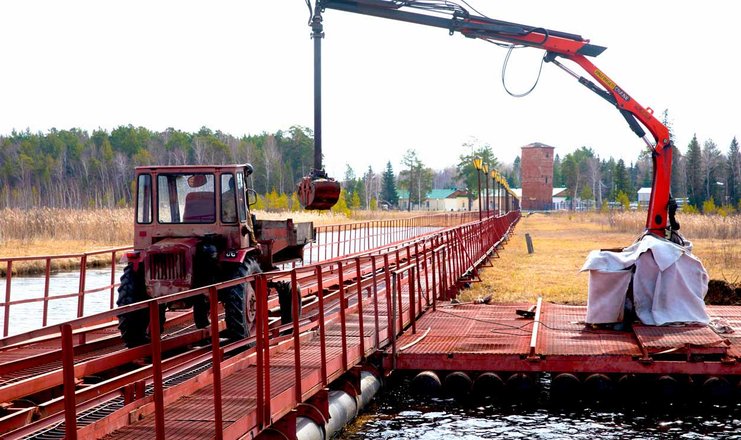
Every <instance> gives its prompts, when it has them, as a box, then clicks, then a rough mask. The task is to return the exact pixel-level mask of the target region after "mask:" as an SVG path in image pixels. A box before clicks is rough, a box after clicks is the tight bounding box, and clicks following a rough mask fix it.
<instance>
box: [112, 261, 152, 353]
mask: <svg viewBox="0 0 741 440" xmlns="http://www.w3.org/2000/svg"><path fill="white" fill-rule="evenodd" d="M148 299H149V296H147V291H146V287H145V286H144V272H143V271H141V270H140V271H138V272H137V271H135V270H134V266H133V265H132V264H129V265H128V266H126V268H125V269H124V271H123V275H121V285H120V286H119V287H118V300H117V301H116V304H117V305H118V306H119V307H123V306H127V305H129V304H134V303H138V302H141V301H146V300H148ZM148 327H149V311H148V310H146V309H144V310H137V311H134V312H130V313H124V314H123V315H119V316H118V330H119V331H120V332H121V338H122V339H123V341H124V344H125V345H126V347H127V348H132V347H136V346H139V345H144V344H147V343H149V336H148V335H147V328H148Z"/></svg>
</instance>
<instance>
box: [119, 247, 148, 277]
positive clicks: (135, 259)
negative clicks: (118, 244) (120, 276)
mask: <svg viewBox="0 0 741 440" xmlns="http://www.w3.org/2000/svg"><path fill="white" fill-rule="evenodd" d="M143 260H144V256H143V255H142V253H141V252H139V251H128V252H124V254H123V255H121V258H120V259H119V263H121V264H123V265H126V264H131V265H132V266H133V269H134V272H137V271H138V270H139V265H140V264H141V263H142V261H143Z"/></svg>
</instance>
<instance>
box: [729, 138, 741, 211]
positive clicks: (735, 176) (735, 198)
mask: <svg viewBox="0 0 741 440" xmlns="http://www.w3.org/2000/svg"><path fill="white" fill-rule="evenodd" d="M726 175H727V178H726V181H727V182H728V189H727V190H728V200H729V202H730V204H731V205H737V204H738V203H739V199H741V188H739V186H741V153H739V149H738V142H737V141H736V137H735V136H734V137H733V140H732V141H731V146H730V147H729V148H728V165H727V168H726Z"/></svg>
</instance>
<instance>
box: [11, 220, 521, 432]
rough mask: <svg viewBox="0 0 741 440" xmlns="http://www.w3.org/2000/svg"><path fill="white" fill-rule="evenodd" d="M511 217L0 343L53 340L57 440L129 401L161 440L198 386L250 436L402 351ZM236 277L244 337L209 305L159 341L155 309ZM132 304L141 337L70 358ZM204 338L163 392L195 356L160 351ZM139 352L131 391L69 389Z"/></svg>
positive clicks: (224, 427)
mask: <svg viewBox="0 0 741 440" xmlns="http://www.w3.org/2000/svg"><path fill="white" fill-rule="evenodd" d="M518 219H519V212H511V213H509V214H506V215H503V216H500V217H490V218H488V219H484V220H483V221H481V222H474V223H467V224H465V225H460V226H456V227H447V228H444V229H442V230H440V231H437V232H434V233H430V234H426V235H420V236H416V237H415V238H414V239H412V240H408V241H406V242H398V243H393V244H391V245H388V246H384V247H381V248H377V249H374V250H373V251H371V252H367V253H365V254H363V255H354V256H350V257H345V258H340V259H336V260H333V261H327V262H319V263H315V264H308V265H305V266H302V267H296V268H292V269H291V270H287V271H281V272H271V273H267V274H259V275H251V276H248V277H244V278H241V279H236V280H232V281H228V282H224V283H220V284H218V285H211V286H205V287H202V288H199V289H194V290H190V291H186V292H181V293H177V294H173V295H169V296H165V297H160V298H156V299H152V300H148V301H145V302H141V303H136V304H132V305H128V306H125V307H121V308H118V309H115V310H110V311H106V312H102V313H98V314H95V315H92V316H85V317H80V318H77V319H75V320H72V321H68V322H64V323H61V324H55V325H50V326H47V327H45V328H42V329H38V330H34V331H32V332H28V333H25V334H21V335H15V336H10V337H6V338H3V339H0V349H3V348H4V347H20V346H22V345H23V344H31V343H33V341H35V340H39V339H44V338H51V337H60V339H61V353H60V357H61V365H62V367H61V371H60V374H59V376H58V380H59V384H60V385H62V387H63V396H64V399H63V400H62V401H61V402H59V403H58V404H57V407H59V406H60V405H62V406H63V408H60V411H62V410H63V414H64V422H65V423H64V428H63V429H64V436H65V438H68V439H75V438H77V436H78V435H79V436H80V437H85V436H90V435H92V434H93V433H95V435H96V436H98V435H101V431H100V430H101V429H107V427H116V426H124V425H126V424H127V423H130V422H131V420H132V418H131V414H133V413H132V412H131V411H133V410H135V409H136V408H139V409H136V411H137V416H138V417H147V416H151V417H153V419H154V432H153V433H152V436H154V437H155V438H158V439H161V438H165V433H166V431H167V426H166V425H165V412H166V411H167V410H168V408H171V407H172V405H173V404H174V403H175V402H176V401H177V399H178V397H180V396H184V395H190V394H192V393H193V392H194V391H195V390H197V389H199V388H203V387H204V386H206V385H209V384H210V386H211V387H212V392H213V398H212V402H213V410H212V413H211V416H210V417H211V418H209V419H208V420H213V423H214V432H215V433H216V434H215V435H216V438H237V437H240V436H243V435H247V434H252V435H253V436H255V435H257V434H259V433H260V432H262V431H263V430H265V429H266V428H268V427H269V426H270V425H271V423H272V422H273V421H275V420H278V419H280V418H281V417H283V416H285V415H287V414H289V412H290V411H291V410H292V409H293V408H295V407H296V406H297V405H298V404H299V403H301V402H305V401H307V399H310V398H311V399H322V398H326V396H324V397H322V396H323V394H322V393H326V391H324V390H325V389H326V387H327V385H328V384H329V383H330V382H332V381H333V380H335V379H337V378H338V377H340V376H341V375H342V374H344V373H345V372H347V371H349V370H350V369H352V368H353V367H354V366H355V365H357V364H358V363H360V362H361V361H362V360H363V359H365V358H367V357H368V356H371V355H372V354H373V353H374V352H376V351H377V350H379V349H383V348H385V347H388V346H391V355H392V356H394V357H395V356H396V354H397V352H398V351H399V350H403V349H404V347H396V337H397V336H398V335H399V334H400V333H401V331H403V329H405V328H407V327H408V326H410V325H411V329H412V331H413V332H414V331H416V327H415V324H414V323H415V321H416V318H417V317H418V316H419V315H420V314H422V313H423V312H424V310H426V309H428V308H433V309H434V308H435V307H436V303H437V302H438V301H446V300H448V299H449V298H451V297H452V296H454V295H456V294H457V292H458V289H459V287H460V286H461V285H462V283H463V282H465V281H466V280H467V279H468V278H467V274H472V273H474V272H475V271H476V266H477V262H481V261H482V260H483V259H485V258H486V257H487V256H488V255H490V254H491V253H492V252H493V251H494V250H495V249H496V246H497V245H498V244H499V243H501V242H502V241H503V240H506V238H507V236H508V234H509V232H510V231H511V229H512V227H513V226H514V224H515V223H516V222H517V220H518ZM277 281H291V286H292V288H291V303H292V305H293V307H292V315H293V316H292V322H291V323H290V324H279V323H277V322H276V321H275V318H271V314H270V311H271V309H274V308H275V307H276V306H277V305H278V303H279V301H278V298H277V295H276V294H275V293H273V292H271V287H270V286H271V285H272V286H274V285H275V284H274V282H277ZM242 283H250V285H254V289H255V290H254V291H255V299H256V301H255V312H256V321H255V323H256V332H255V335H253V336H252V337H250V338H247V339H244V340H241V341H238V342H235V343H232V344H230V345H228V346H225V347H222V346H220V340H219V336H218V332H219V328H220V325H223V324H221V323H220V322H219V315H218V308H217V307H211V310H210V313H211V323H210V328H209V329H208V331H207V330H199V331H198V332H192V333H191V334H190V336H189V335H181V336H178V337H172V336H170V337H168V339H165V340H163V339H162V335H161V334H160V322H159V319H160V312H159V310H160V307H161V306H163V305H165V304H167V303H169V302H173V301H182V300H186V299H187V298H190V297H194V296H197V295H207V296H208V297H209V299H210V303H211V304H217V303H218V291H219V289H224V288H227V287H231V286H234V285H237V284H242ZM298 285H301V291H299V290H298V289H297V286H298ZM300 304H301V306H300V307H299V305H300ZM138 310H147V311H148V314H149V319H150V334H151V343H150V344H148V345H144V346H140V347H136V348H132V349H128V350H121V351H118V352H115V353H113V354H111V355H110V357H109V358H105V359H96V360H95V364H94V366H93V365H91V364H90V363H89V362H87V363H85V362H83V363H81V362H80V359H79V355H80V354H79V352H78V351H79V350H77V347H76V342H77V343H79V339H78V338H79V334H80V332H82V331H83V330H84V328H85V327H88V326H92V325H99V324H100V323H102V322H107V321H108V322H110V321H113V320H115V318H116V317H117V316H118V315H120V314H123V313H131V312H135V311H138ZM299 310H301V314H299ZM199 332H200V333H199ZM196 333H198V334H196ZM205 335H210V336H209V337H210V348H211V349H210V352H208V353H207V354H206V355H205V356H206V357H207V358H208V359H210V361H211V368H210V369H209V370H208V371H209V372H208V373H204V374H203V375H199V376H198V377H195V378H191V379H189V380H186V381H184V382H182V383H180V384H178V385H175V386H172V387H170V388H169V389H167V392H165V386H164V383H165V382H164V380H163V379H164V377H165V375H169V374H174V372H176V371H177V370H178V368H180V369H184V368H191V367H192V365H193V362H195V361H194V360H193V359H190V360H188V362H187V363H186V362H184V361H183V362H181V363H180V364H178V363H177V362H176V361H173V360H172V359H165V358H164V357H163V352H165V351H166V350H172V348H173V346H174V345H175V344H176V343H178V341H180V343H186V342H187V343H192V339H194V338H197V337H201V338H202V337H204V336H205ZM178 338H180V339H178ZM330 339H331V341H330ZM310 347H314V348H317V349H318V350H319V353H318V355H319V356H318V362H317V353H315V351H313V350H312V349H311V348H310ZM144 356H148V357H150V358H151V365H150V366H149V367H147V368H145V369H141V371H139V370H137V374H139V375H138V376H136V377H135V378H133V379H132V378H130V379H129V380H130V381H133V380H136V381H138V382H139V383H141V386H137V385H136V384H135V383H133V382H132V383H129V384H126V383H123V382H121V381H122V380H125V379H111V380H108V381H104V382H102V383H101V384H98V385H94V386H91V387H85V388H82V389H80V388H79V387H78V384H79V381H80V379H81V378H82V377H83V376H87V375H91V374H96V368H98V369H102V368H111V367H113V366H116V365H122V364H125V363H130V362H132V361H133V360H135V359H137V358H141V357H144ZM317 365H318V369H319V372H318V373H319V374H318V375H317V374H313V375H312V374H306V373H307V369H314V370H316V369H317ZM285 366H291V367H292V368H293V374H292V375H290V377H289V378H286V376H285V375H280V374H278V375H277V376H276V374H277V373H275V372H276V371H279V370H280V368H281V367H285ZM245 369H252V370H251V373H250V374H249V375H248V376H247V377H248V381H249V380H252V381H253V382H251V383H253V384H254V389H255V395H254V396H244V400H245V401H244V402H243V403H244V408H245V412H244V414H242V415H241V416H240V417H239V418H237V419H236V420H235V419H234V418H232V419H231V421H230V422H229V423H225V421H224V416H223V414H224V402H223V401H222V395H223V391H224V387H225V384H224V379H225V378H226V377H228V376H229V375H231V374H237V373H238V372H240V371H244V370H245ZM143 374H146V375H149V377H150V378H149V379H147V378H146V377H145V376H142V375H143ZM132 377H133V376H132ZM144 383H149V384H151V387H152V391H151V393H146V392H145V391H144ZM46 384H47V385H49V386H53V385H54V382H53V380H52V379H50V378H48V377H47V378H46ZM115 397H123V399H124V407H123V408H122V409H121V410H119V411H116V412H114V413H113V414H111V415H109V416H108V417H107V418H106V419H105V421H104V422H102V423H101V424H97V423H93V424H92V425H88V426H85V427H80V428H79V430H78V424H77V418H78V416H79V415H80V413H81V412H82V411H84V410H87V409H89V408H91V407H92V406H93V405H94V404H96V403H98V402H102V401H104V400H105V399H112V398H115ZM253 399H254V401H253ZM250 402H253V403H250ZM231 403H232V404H233V402H231ZM250 405H254V407H253V410H249V408H250ZM47 410H48V408H47ZM328 415H329V414H328V413H327V414H326V415H323V416H325V417H328Z"/></svg>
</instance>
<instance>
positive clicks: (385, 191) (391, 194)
mask: <svg viewBox="0 0 741 440" xmlns="http://www.w3.org/2000/svg"><path fill="white" fill-rule="evenodd" d="M381 201H382V202H386V203H388V204H389V205H390V206H389V208H391V209H393V208H394V207H396V206H398V204H399V194H398V193H397V192H396V176H395V175H394V169H393V168H392V167H391V162H390V161H389V162H387V163H386V171H384V172H383V178H382V182H381Z"/></svg>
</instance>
